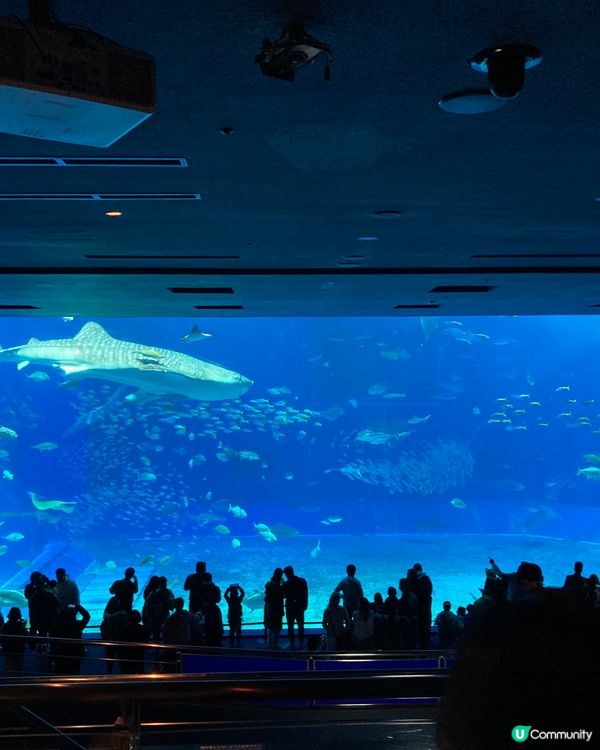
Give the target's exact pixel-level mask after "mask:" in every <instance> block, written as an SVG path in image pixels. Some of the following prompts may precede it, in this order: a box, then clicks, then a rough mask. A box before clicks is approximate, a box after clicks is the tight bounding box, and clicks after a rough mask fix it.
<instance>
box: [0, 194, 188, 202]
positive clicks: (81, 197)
mask: <svg viewBox="0 0 600 750" xmlns="http://www.w3.org/2000/svg"><path fill="white" fill-rule="evenodd" d="M199 200H202V196H201V195H200V193H0V201H199Z"/></svg>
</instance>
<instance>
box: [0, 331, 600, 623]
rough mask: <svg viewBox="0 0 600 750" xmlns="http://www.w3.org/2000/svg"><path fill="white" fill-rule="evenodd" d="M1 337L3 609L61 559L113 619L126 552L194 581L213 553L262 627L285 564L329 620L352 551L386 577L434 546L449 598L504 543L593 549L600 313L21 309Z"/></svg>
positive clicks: (560, 559)
mask: <svg viewBox="0 0 600 750" xmlns="http://www.w3.org/2000/svg"><path fill="white" fill-rule="evenodd" d="M0 342H1V344H2V347H3V348H2V350H1V351H0V372H1V374H2V377H1V380H0V383H1V385H0V389H1V393H0V395H1V400H0V473H1V475H2V476H1V478H0V537H1V539H0V578H1V579H2V580H1V581H0V584H1V588H2V591H1V593H0V607H1V608H2V610H3V612H4V614H5V615H6V612H7V610H8V608H9V607H10V606H12V605H14V604H19V605H21V606H23V607H25V600H24V599H23V597H22V591H23V587H24V585H25V583H26V582H27V581H28V580H29V576H30V574H31V572H32V571H34V570H40V571H42V572H44V573H45V574H46V575H48V576H49V577H50V578H53V577H54V571H55V570H56V568H57V567H64V568H66V569H67V572H68V573H69V575H70V576H71V577H72V578H74V579H76V580H77V582H78V584H79V587H80V589H81V599H82V603H83V604H84V606H86V607H87V608H88V609H89V610H90V611H91V613H92V618H93V619H92V622H93V623H96V624H98V623H99V622H100V619H101V617H102V611H103V609H104V606H105V604H106V602H107V600H108V598H109V593H108V588H109V586H110V585H111V583H112V582H113V581H114V580H115V579H117V578H120V577H122V575H123V570H124V569H125V567H127V566H130V565H131V566H134V567H135V569H136V571H137V574H138V577H139V582H140V594H139V596H140V597H141V591H142V589H143V587H144V585H145V583H146V581H147V580H148V579H149V577H150V576H151V575H153V574H158V575H164V576H166V577H167V578H168V585H169V587H170V588H171V589H172V590H173V592H174V593H175V595H176V596H177V595H183V581H184V580H185V578H186V576H187V575H188V574H189V573H191V572H193V571H194V567H195V563H196V562H197V561H200V560H203V561H206V562H207V566H208V570H210V571H211V572H212V574H213V577H214V580H215V582H216V583H217V584H218V585H219V586H220V587H221V590H222V591H223V590H224V589H225V588H226V587H227V586H228V585H229V584H231V583H240V584H241V585H242V586H243V588H244V589H245V591H246V601H245V602H244V623H245V627H248V628H249V627H251V626H252V623H256V624H257V627H260V623H261V621H262V607H263V592H264V584H265V582H266V581H267V580H268V579H269V578H270V576H271V574H272V571H273V569H274V568H275V567H278V566H279V567H284V566H286V565H293V567H294V569H295V571H296V573H297V574H299V575H301V576H303V577H305V578H306V579H307V581H308V586H309V608H308V612H307V620H308V621H313V622H318V623H320V621H321V618H322V614H323V609H324V608H325V606H326V604H327V600H328V597H329V595H330V593H331V591H332V589H333V588H334V587H335V585H336V584H337V583H338V581H339V580H340V579H341V578H342V577H343V576H344V575H345V568H346V565H347V564H348V563H354V564H355V565H356V566H357V578H358V579H359V580H360V581H361V582H362V584H363V588H364V591H365V593H366V595H367V596H368V597H369V599H372V598H373V594H374V593H375V592H377V591H379V592H382V593H383V595H384V596H385V595H386V592H387V588H388V586H390V585H393V586H396V587H397V586H398V580H399V578H400V577H403V576H405V574H406V570H407V568H409V567H411V566H412V565H413V564H414V563H416V562H419V563H421V564H422V565H423V568H424V570H425V571H426V572H427V574H428V575H429V576H430V578H431V580H432V582H433V588H434V604H433V613H434V615H435V613H436V612H437V611H439V610H440V609H441V605H442V602H443V601H444V600H446V599H449V600H450V601H451V602H452V605H453V607H454V608H455V607H457V606H459V605H467V604H469V603H470V602H472V601H473V600H474V599H476V598H477V597H478V596H479V595H480V588H481V587H482V586H483V583H484V580H485V567H486V566H487V565H488V559H489V557H490V556H491V557H493V558H494V559H495V560H496V562H497V564H498V565H499V566H500V568H502V569H503V570H505V571H507V572H510V571H514V570H516V568H517V567H518V565H519V563H520V562H521V561H522V560H527V561H531V562H536V563H538V564H539V565H541V567H542V570H543V573H544V578H545V583H546V585H557V586H561V585H562V583H563V581H564V578H565V575H567V574H568V573H571V572H572V569H573V563H574V561H575V560H581V561H583V563H584V574H589V573H591V572H594V571H595V572H600V558H599V550H600V531H599V529H600V498H599V489H600V481H599V480H600V360H599V359H598V358H597V357H596V356H595V353H596V352H597V351H598V350H599V349H600V327H599V326H598V323H597V320H596V319H595V318H592V317H589V318H587V317H575V316H573V317H535V318H533V317H465V318H460V319H456V320H452V319H448V318H443V317H426V318H418V317H414V318H400V319H399V318H393V319H392V318H360V319H359V318H318V317H314V318H239V319H237V318H228V319H218V318H211V319H204V320H198V319H193V320H192V319H154V318H148V319H133V318H123V319H117V318H107V319H101V318H98V319H95V320H93V321H90V320H84V319H79V318H75V319H74V318H72V317H65V318H62V319H61V318H56V319H54V318H52V319H50V318H12V319H11V318H4V319H3V322H2V325H1V335H0ZM186 601H187V596H186ZM136 605H137V606H138V607H139V608H141V605H140V600H138V602H136Z"/></svg>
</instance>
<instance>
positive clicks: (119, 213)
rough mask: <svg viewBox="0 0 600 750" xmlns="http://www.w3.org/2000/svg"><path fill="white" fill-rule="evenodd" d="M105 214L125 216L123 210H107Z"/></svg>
mask: <svg viewBox="0 0 600 750" xmlns="http://www.w3.org/2000/svg"><path fill="white" fill-rule="evenodd" d="M105 216H123V212H122V211H106V212H105Z"/></svg>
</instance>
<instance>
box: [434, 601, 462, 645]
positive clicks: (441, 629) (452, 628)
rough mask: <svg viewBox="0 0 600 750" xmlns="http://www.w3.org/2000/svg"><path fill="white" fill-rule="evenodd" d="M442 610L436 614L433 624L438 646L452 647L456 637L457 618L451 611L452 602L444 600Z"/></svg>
mask: <svg viewBox="0 0 600 750" xmlns="http://www.w3.org/2000/svg"><path fill="white" fill-rule="evenodd" d="M442 607H443V609H442V611H441V612H440V613H439V614H438V615H436V618H435V625H436V627H437V629H438V640H439V643H440V648H443V649H448V648H452V647H453V646H454V644H455V643H456V640H457V638H458V618H457V616H456V615H455V614H454V612H453V611H452V604H451V603H450V602H448V601H445V602H444V604H443V605H442Z"/></svg>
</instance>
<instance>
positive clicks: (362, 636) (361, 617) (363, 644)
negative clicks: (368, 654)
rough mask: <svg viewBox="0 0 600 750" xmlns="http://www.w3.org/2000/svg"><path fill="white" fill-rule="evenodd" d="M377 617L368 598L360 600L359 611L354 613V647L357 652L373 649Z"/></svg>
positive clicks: (356, 610) (364, 597)
mask: <svg viewBox="0 0 600 750" xmlns="http://www.w3.org/2000/svg"><path fill="white" fill-rule="evenodd" d="M374 632H375V615H374V613H373V610H372V609H371V605H370V604H369V600H368V599H367V597H366V596H363V598H362V599H361V600H360V602H359V604H358V609H355V610H354V612H353V613H352V645H353V647H354V648H355V649H356V650H357V651H370V650H371V649H372V648H373V634H374Z"/></svg>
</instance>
